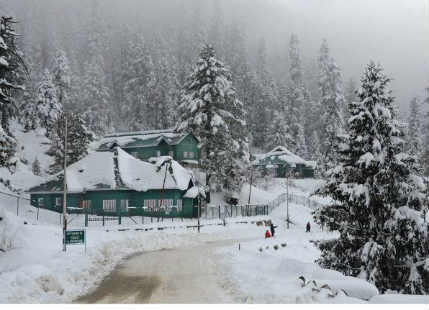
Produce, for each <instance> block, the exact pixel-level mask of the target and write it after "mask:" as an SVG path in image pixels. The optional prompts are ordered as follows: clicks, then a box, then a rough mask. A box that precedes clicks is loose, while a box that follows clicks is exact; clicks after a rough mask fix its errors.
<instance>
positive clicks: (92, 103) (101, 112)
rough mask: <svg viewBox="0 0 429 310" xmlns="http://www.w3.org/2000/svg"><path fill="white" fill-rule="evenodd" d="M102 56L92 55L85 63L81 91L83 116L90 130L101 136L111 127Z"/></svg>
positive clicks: (108, 97) (107, 90) (108, 96)
mask: <svg viewBox="0 0 429 310" xmlns="http://www.w3.org/2000/svg"><path fill="white" fill-rule="evenodd" d="M103 63H104V61H103V58H102V56H101V55H94V56H93V57H92V58H91V60H90V61H89V62H88V63H87V64H86V68H85V74H84V76H83V79H82V86H81V93H82V106H81V109H82V110H83V116H84V119H85V122H86V123H87V124H88V127H89V129H90V130H92V131H93V132H94V134H96V135H97V136H102V135H103V134H105V133H106V132H108V131H109V130H110V129H111V126H112V123H111V115H110V109H109V106H110V93H109V89H108V88H107V87H106V80H105V77H106V75H105V72H104V69H103V66H104V65H103Z"/></svg>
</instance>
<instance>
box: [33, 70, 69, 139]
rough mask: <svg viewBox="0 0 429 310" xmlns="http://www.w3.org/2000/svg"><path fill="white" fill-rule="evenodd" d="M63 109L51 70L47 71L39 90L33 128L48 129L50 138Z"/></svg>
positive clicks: (47, 133)
mask: <svg viewBox="0 0 429 310" xmlns="http://www.w3.org/2000/svg"><path fill="white" fill-rule="evenodd" d="M62 110H63V107H62V106H61V104H60V103H59V102H58V100H57V93H56V89H55V85H54V83H53V80H52V75H51V73H50V72H49V70H47V69H46V70H45V71H44V73H43V76H42V80H41V82H40V84H39V87H38V89H37V98H36V104H35V106H34V111H33V112H31V115H34V117H35V118H34V121H35V122H36V124H34V125H33V126H32V128H33V129H34V128H37V127H42V128H44V129H46V135H47V136H49V135H50V133H51V131H52V130H53V127H54V126H55V124H56V122H57V120H58V118H59V117H60V115H61V113H62Z"/></svg>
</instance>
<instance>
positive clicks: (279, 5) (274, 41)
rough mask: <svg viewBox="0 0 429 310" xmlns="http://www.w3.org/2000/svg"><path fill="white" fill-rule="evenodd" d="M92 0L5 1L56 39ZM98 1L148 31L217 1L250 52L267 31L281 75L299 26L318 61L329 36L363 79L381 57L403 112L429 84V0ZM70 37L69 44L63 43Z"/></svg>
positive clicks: (113, 19) (114, 16)
mask: <svg viewBox="0 0 429 310" xmlns="http://www.w3.org/2000/svg"><path fill="white" fill-rule="evenodd" d="M90 3H91V1H89V0H78V1H68V0H37V1H35V0H2V1H0V5H1V6H0V9H1V10H2V11H6V12H9V13H12V14H15V15H17V16H18V18H19V20H20V22H21V25H20V26H22V25H26V24H27V28H28V27H30V28H31V23H34V22H36V23H37V24H43V27H42V29H44V30H43V33H42V34H41V36H40V33H39V34H34V33H31V30H30V31H29V30H28V29H27V31H26V32H27V35H28V34H29V33H30V35H31V36H32V38H31V40H32V42H34V41H35V40H36V41H37V40H45V39H46V38H49V40H51V41H52V42H56V43H57V42H61V40H63V41H64V37H65V36H66V35H73V31H74V29H75V28H76V27H78V26H79V25H80V24H82V23H84V22H85V20H86V19H88V18H89V16H90V13H89V11H90V10H89V7H90ZM99 6H100V7H101V11H102V12H103V13H102V14H104V17H105V18H106V19H107V20H108V21H109V22H108V23H109V25H110V31H115V28H117V27H118V25H121V24H123V23H127V24H132V25H133V26H132V28H133V31H136V32H142V33H144V34H145V35H147V36H151V35H154V33H157V32H159V31H161V30H162V29H165V28H170V29H171V28H173V29H174V28H178V27H179V26H180V25H183V23H188V24H189V23H190V24H192V19H194V18H195V16H196V14H198V15H199V16H200V20H201V21H202V23H204V25H203V24H201V27H202V28H203V27H207V25H210V24H211V23H212V22H213V8H216V7H217V6H218V7H219V8H220V10H219V11H220V12H221V16H220V18H219V22H221V23H223V24H225V25H229V24H231V23H233V22H234V23H236V24H239V25H240V26H241V27H242V28H243V29H244V31H245V33H246V38H247V45H248V47H249V54H250V56H252V55H254V54H255V51H256V46H257V43H258V42H259V40H260V39H261V38H264V39H265V41H266V44H267V48H268V58H269V63H270V65H271V69H272V72H273V74H275V75H277V77H279V78H281V76H282V75H284V74H286V73H285V72H287V46H288V41H289V37H290V34H291V33H296V34H298V36H299V38H300V41H301V50H302V53H303V58H304V59H305V61H306V62H307V63H311V62H314V61H315V59H316V57H317V52H318V49H319V46H320V43H321V41H322V39H323V38H326V39H327V40H328V42H329V45H330V48H331V52H332V55H333V56H334V58H335V59H336V62H337V64H338V65H339V66H340V67H341V69H342V72H343V76H344V80H347V79H349V78H354V79H355V80H358V79H359V75H360V74H361V72H362V71H363V67H364V65H365V64H366V63H368V61H369V60H370V59H373V60H375V61H377V62H380V63H381V64H382V65H383V66H384V68H385V70H386V72H387V73H388V74H389V75H390V76H391V77H392V78H393V80H394V81H393V83H392V88H393V90H394V95H395V96H396V97H397V98H398V102H399V105H400V107H401V110H402V111H403V112H404V111H405V108H407V107H408V104H409V101H410V100H411V98H412V97H414V96H422V95H423V92H424V89H425V87H427V85H429V57H428V55H429V1H428V0H305V1H303V0H271V1H267V0H228V1H225V0H222V1H218V3H217V6H216V5H215V4H214V1H210V0H205V1H201V0H199V1H198V0H187V1H186V0H182V1H181V0H163V1H151V0H143V1H138V0H121V1H119V0H118V1H114V0H104V1H99ZM219 11H218V12H219ZM28 24H29V25H28ZM180 27H181V26H180ZM23 35H24V40H25V35H26V33H24V34H23ZM73 41H74V40H71V42H73ZM56 43H55V44H56ZM67 44H69V46H71V45H70V43H63V45H67Z"/></svg>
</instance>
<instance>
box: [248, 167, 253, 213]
mask: <svg viewBox="0 0 429 310" xmlns="http://www.w3.org/2000/svg"><path fill="white" fill-rule="evenodd" d="M252 183H253V167H251V168H250V186H249V200H248V201H247V204H248V205H250V197H251V196H252Z"/></svg>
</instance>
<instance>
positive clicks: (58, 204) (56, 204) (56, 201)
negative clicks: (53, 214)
mask: <svg viewBox="0 0 429 310" xmlns="http://www.w3.org/2000/svg"><path fill="white" fill-rule="evenodd" d="M55 206H57V207H61V206H62V198H61V197H56V198H55Z"/></svg>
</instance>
